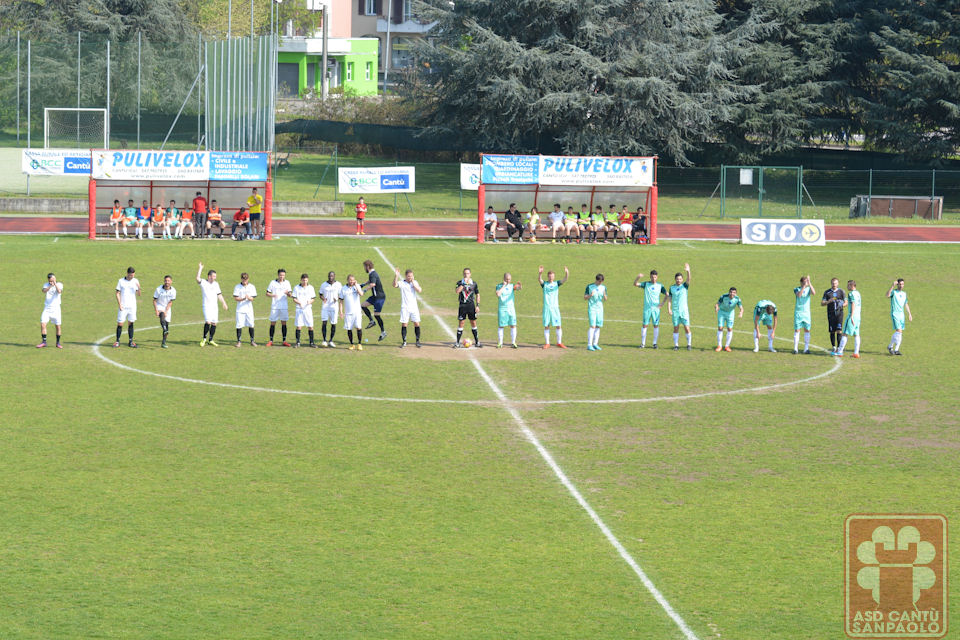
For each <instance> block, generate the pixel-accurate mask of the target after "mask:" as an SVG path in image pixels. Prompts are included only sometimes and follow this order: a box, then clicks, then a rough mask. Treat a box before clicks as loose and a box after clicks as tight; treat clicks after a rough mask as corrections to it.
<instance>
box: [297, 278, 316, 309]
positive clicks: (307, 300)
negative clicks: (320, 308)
mask: <svg viewBox="0 0 960 640" xmlns="http://www.w3.org/2000/svg"><path fill="white" fill-rule="evenodd" d="M316 297H317V292H316V290H315V289H314V288H313V285H312V284H308V285H307V286H305V287H304V286H303V285H299V284H298V285H297V286H295V287H294V288H293V298H294V300H296V301H297V302H298V303H299V304H298V305H297V306H298V308H301V309H312V308H313V300H314V298H316Z"/></svg>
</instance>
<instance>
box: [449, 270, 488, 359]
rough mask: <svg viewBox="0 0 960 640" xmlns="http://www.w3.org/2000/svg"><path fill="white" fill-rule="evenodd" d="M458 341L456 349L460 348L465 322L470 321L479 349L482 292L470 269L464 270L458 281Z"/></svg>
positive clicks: (454, 344)
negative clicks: (478, 328) (478, 313)
mask: <svg viewBox="0 0 960 640" xmlns="http://www.w3.org/2000/svg"><path fill="white" fill-rule="evenodd" d="M457 302H459V305H458V309H457V320H458V321H459V322H460V324H459V325H457V341H456V342H455V343H453V348H454V349H459V348H460V346H461V345H460V338H462V337H463V323H464V321H466V320H469V321H470V328H471V329H472V330H473V342H474V344H476V345H477V348H478V349H479V348H480V347H482V346H483V345H481V344H480V338H478V337H477V311H479V310H480V292H479V290H478V287H477V283H476V282H474V281H473V278H472V277H471V273H470V269H464V270H463V279H461V280H458V281H457Z"/></svg>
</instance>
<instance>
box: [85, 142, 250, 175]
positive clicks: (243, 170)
mask: <svg viewBox="0 0 960 640" xmlns="http://www.w3.org/2000/svg"><path fill="white" fill-rule="evenodd" d="M90 153H91V156H92V160H93V162H92V171H91V176H92V177H93V178H95V179H97V180H177V181H201V182H202V181H207V180H230V181H241V182H263V181H265V180H266V179H267V154H266V153H256V152H227V151H147V150H141V151H137V150H118V151H114V150H103V149H94V150H93V151H91V152H90Z"/></svg>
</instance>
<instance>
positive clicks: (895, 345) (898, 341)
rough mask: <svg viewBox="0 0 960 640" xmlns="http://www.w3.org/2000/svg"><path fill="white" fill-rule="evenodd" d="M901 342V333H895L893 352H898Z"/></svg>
mask: <svg viewBox="0 0 960 640" xmlns="http://www.w3.org/2000/svg"><path fill="white" fill-rule="evenodd" d="M901 342H903V332H902V331H897V339H896V344H894V345H893V350H894V351H900V343H901Z"/></svg>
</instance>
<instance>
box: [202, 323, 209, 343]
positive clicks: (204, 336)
mask: <svg viewBox="0 0 960 640" xmlns="http://www.w3.org/2000/svg"><path fill="white" fill-rule="evenodd" d="M208 333H210V325H209V324H208V323H206V322H204V323H203V338H204V339H206V338H207V334H208Z"/></svg>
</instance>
